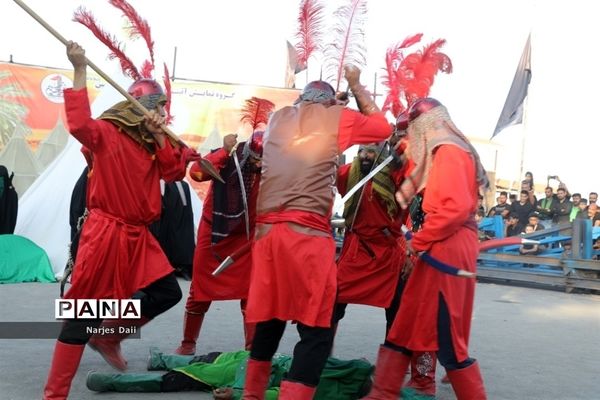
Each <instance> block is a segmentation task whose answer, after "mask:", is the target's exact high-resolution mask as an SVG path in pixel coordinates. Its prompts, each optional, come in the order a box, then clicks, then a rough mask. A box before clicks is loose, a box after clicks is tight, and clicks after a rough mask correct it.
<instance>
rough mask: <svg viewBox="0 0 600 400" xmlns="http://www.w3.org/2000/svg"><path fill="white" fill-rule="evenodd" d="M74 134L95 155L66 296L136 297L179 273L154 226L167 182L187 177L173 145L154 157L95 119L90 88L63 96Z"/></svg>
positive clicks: (70, 90)
mask: <svg viewBox="0 0 600 400" xmlns="http://www.w3.org/2000/svg"><path fill="white" fill-rule="evenodd" d="M64 96H65V109H66V114H67V120H68V124H69V131H70V132H71V134H72V135H73V136H74V137H75V138H76V139H77V140H78V141H79V142H81V144H83V145H84V146H85V147H86V148H87V149H88V150H89V151H91V152H92V155H93V160H94V161H93V169H92V172H91V173H90V175H89V180H88V188H87V200H86V201H87V208H88V210H89V211H90V215H89V217H88V218H87V220H86V222H85V224H84V225H83V231H82V233H81V239H80V242H79V251H78V253H77V260H76V263H75V266H74V269H73V276H72V279H71V282H72V285H71V288H70V289H69V291H68V292H67V293H66V295H65V297H66V298H117V299H122V298H129V297H131V295H132V294H133V293H135V292H136V291H138V290H139V289H142V288H144V287H146V286H148V285H150V284H151V283H152V282H154V281H156V280H158V279H160V278H162V277H164V276H166V275H168V274H169V273H171V272H172V271H173V269H172V268H171V266H170V264H169V261H168V260H167V257H166V256H165V254H164V253H163V251H162V250H161V248H160V245H159V244H158V242H157V241H156V239H155V238H154V237H153V236H152V235H151V234H150V232H149V231H148V227H147V226H148V225H149V224H150V223H151V222H153V221H155V220H157V219H158V218H159V217H160V212H161V195H160V179H161V178H163V179H164V180H165V181H175V180H180V179H183V177H184V175H185V165H184V163H183V162H182V161H181V157H180V153H179V151H178V150H175V149H173V147H171V144H170V142H169V141H168V140H167V141H166V144H165V147H164V148H163V149H158V148H157V149H156V153H155V155H152V154H150V153H149V152H148V151H146V150H144V149H143V148H142V147H140V145H139V144H138V143H136V142H135V141H134V140H133V139H131V138H130V137H129V136H128V135H127V134H125V133H123V132H120V130H119V128H118V127H117V126H116V125H114V124H113V123H111V122H109V121H106V120H94V119H92V117H91V113H90V105H89V100H88V94H87V90H86V89H81V90H72V89H67V90H65V92H64Z"/></svg>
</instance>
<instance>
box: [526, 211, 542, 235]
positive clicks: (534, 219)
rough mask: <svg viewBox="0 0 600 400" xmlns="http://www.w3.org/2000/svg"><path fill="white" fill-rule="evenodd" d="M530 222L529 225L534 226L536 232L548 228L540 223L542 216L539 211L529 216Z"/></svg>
mask: <svg viewBox="0 0 600 400" xmlns="http://www.w3.org/2000/svg"><path fill="white" fill-rule="evenodd" d="M528 223H529V225H531V226H533V231H534V232H537V231H541V230H543V229H546V228H545V227H544V225H542V224H540V217H539V215H538V214H537V213H532V214H531V215H530V216H529V220H528Z"/></svg>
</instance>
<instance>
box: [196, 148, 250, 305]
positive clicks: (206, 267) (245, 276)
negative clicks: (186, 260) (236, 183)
mask: <svg viewBox="0 0 600 400" xmlns="http://www.w3.org/2000/svg"><path fill="white" fill-rule="evenodd" d="M204 158H205V159H206V160H208V161H210V162H211V163H212V164H213V165H214V167H215V168H216V169H217V170H221V169H222V168H223V167H224V166H225V164H226V163H227V161H228V159H229V155H228V154H227V152H226V151H225V150H223V149H220V150H218V151H215V152H214V153H210V154H208V155H207V156H206V157H204ZM196 173H200V175H202V172H201V170H200V167H199V166H198V163H194V164H193V165H192V168H191V169H190V175H191V176H192V177H194V176H198V175H197V174H196ZM209 178H210V177H209V176H206V174H204V175H202V179H201V180H206V179H209ZM234 178H235V179H237V175H236V176H235V177H234ZM196 180H197V179H196ZM259 180H260V175H258V174H256V175H255V177H254V182H253V183H252V190H251V191H250V193H247V198H248V214H249V222H250V238H252V237H254V227H255V225H256V222H255V221H256V198H257V197H258V187H259ZM212 213H213V185H212V183H211V185H210V188H209V190H208V193H207V195H206V200H205V202H204V206H203V209H202V220H201V221H200V226H199V227H198V243H197V245H196V251H195V252H194V273H193V275H192V276H193V280H192V287H191V291H190V294H191V296H192V299H193V300H195V301H212V300H233V299H245V298H247V297H248V286H249V285H250V271H251V269H252V252H251V251H248V252H246V253H245V254H243V255H241V256H240V257H239V258H238V259H236V260H235V262H234V263H233V264H232V265H230V266H229V267H228V268H227V269H226V270H225V271H223V272H222V273H221V274H219V275H218V276H216V277H214V276H212V272H213V271H214V270H215V268H217V267H218V266H219V264H221V261H223V260H224V259H225V257H227V256H228V255H230V254H231V253H233V252H235V251H236V250H238V249H239V248H241V247H242V246H244V245H245V244H246V243H248V239H247V238H246V226H245V223H242V224H240V225H239V227H238V228H237V229H236V230H234V231H233V232H231V233H230V235H229V236H228V237H226V238H225V239H223V240H221V241H219V243H217V244H215V245H214V246H212V245H211V233H212V223H211V222H212Z"/></svg>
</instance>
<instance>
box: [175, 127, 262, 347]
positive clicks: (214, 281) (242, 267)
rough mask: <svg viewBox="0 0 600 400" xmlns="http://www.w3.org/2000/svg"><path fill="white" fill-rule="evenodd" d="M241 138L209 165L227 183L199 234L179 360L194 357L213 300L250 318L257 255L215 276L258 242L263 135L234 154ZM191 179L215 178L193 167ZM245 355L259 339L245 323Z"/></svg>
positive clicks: (232, 138) (212, 200)
mask: <svg viewBox="0 0 600 400" xmlns="http://www.w3.org/2000/svg"><path fill="white" fill-rule="evenodd" d="M236 137H237V135H234V134H231V135H227V136H225V137H224V138H223V147H222V148H221V149H219V150H217V151H215V152H212V153H210V154H208V155H207V156H206V157H205V159H206V160H208V161H210V162H211V163H212V164H213V166H214V167H215V169H217V170H218V171H220V173H221V176H222V178H223V180H224V181H225V183H221V182H219V181H217V180H213V181H212V182H211V185H210V188H209V190H208V194H207V196H206V201H205V202H204V207H203V209H202V219H201V221H200V227H199V228H198V243H197V245H196V251H195V253H194V272H193V275H192V276H193V278H192V284H191V286H190V294H189V296H188V300H187V303H186V306H185V316H184V323H183V327H184V328H183V340H182V342H181V345H180V346H179V347H178V348H177V350H175V352H176V353H177V354H185V355H189V354H194V353H195V352H196V340H197V339H198V335H199V334H200V329H201V327H202V322H203V320H204V315H205V314H206V312H207V311H208V309H209V307H210V304H211V302H212V301H213V300H241V309H242V314H243V315H244V314H245V310H246V299H247V297H248V286H249V284H250V271H251V269H252V252H251V251H248V252H245V253H243V254H241V255H240V256H239V257H237V258H236V260H235V262H234V263H233V264H232V265H231V266H229V267H228V268H227V270H225V271H224V272H222V273H221V274H219V275H218V276H216V277H215V276H213V275H212V272H213V271H214V270H215V269H216V268H217V267H218V266H219V264H220V263H221V262H222V261H223V260H224V259H225V258H226V257H227V256H229V255H230V254H231V253H233V252H235V251H236V250H238V249H240V248H243V247H244V246H247V245H248V241H249V240H250V239H249V238H248V236H247V232H246V229H247V228H248V232H249V233H250V236H249V237H250V238H252V237H254V227H255V225H256V199H257V197H258V186H259V183H260V167H261V161H260V159H261V157H262V138H263V132H261V131H255V132H254V133H253V134H252V137H251V138H250V140H249V141H247V142H242V143H240V145H239V146H238V147H237V148H236V150H235V153H234V154H230V153H231V151H232V149H233V148H234V146H235V145H236V142H237V139H236ZM233 157H238V160H239V165H240V170H241V172H242V177H243V181H244V190H245V192H246V198H247V205H248V214H249V215H248V222H249V226H248V227H246V223H245V215H244V212H245V210H244V204H243V202H242V192H241V190H242V189H241V184H240V179H239V176H238V172H237V169H236V166H235V161H234V159H233ZM190 175H191V177H192V178H193V179H195V180H197V181H205V180H207V179H209V178H210V176H208V175H206V174H202V172H201V169H200V166H199V165H198V164H197V163H194V164H193V165H192V168H191V170H190ZM244 333H245V342H246V345H245V347H246V349H249V348H250V345H251V343H252V337H253V336H254V324H249V323H246V322H245V321H244Z"/></svg>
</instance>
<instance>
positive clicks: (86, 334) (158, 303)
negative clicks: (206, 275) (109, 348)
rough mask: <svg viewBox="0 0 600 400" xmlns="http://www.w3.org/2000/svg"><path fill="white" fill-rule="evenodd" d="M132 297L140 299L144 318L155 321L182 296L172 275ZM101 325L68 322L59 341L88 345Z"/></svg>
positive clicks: (97, 321) (96, 321) (77, 320)
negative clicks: (155, 318) (154, 319)
mask: <svg viewBox="0 0 600 400" xmlns="http://www.w3.org/2000/svg"><path fill="white" fill-rule="evenodd" d="M132 297H133V298H134V299H140V304H141V308H142V316H143V317H145V318H147V319H153V318H154V317H156V316H157V315H159V314H162V313H163V312H165V311H167V310H168V309H170V308H171V307H173V306H174V305H175V304H177V303H178V302H179V300H181V297H182V294H181V288H180V287H179V283H178V282H177V279H176V278H175V273H170V274H169V275H167V276H165V277H163V278H161V279H159V280H157V281H155V282H153V283H151V284H150V285H149V286H147V287H145V288H144V289H142V290H140V291H138V292H136V293H135V294H134V295H133V296H132ZM101 324H102V320H100V319H70V320H66V321H65V323H64V324H63V327H62V330H61V332H60V335H59V336H58V340H59V341H61V342H63V343H68V344H86V343H87V342H88V340H89V339H90V337H91V336H92V334H93V331H94V330H95V329H96V328H98V327H99V326H100V325H101Z"/></svg>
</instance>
